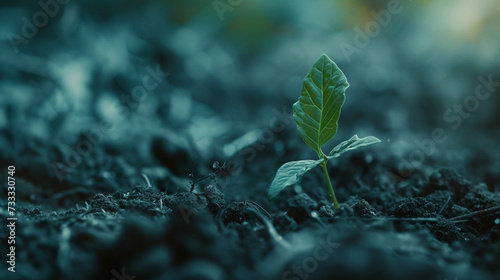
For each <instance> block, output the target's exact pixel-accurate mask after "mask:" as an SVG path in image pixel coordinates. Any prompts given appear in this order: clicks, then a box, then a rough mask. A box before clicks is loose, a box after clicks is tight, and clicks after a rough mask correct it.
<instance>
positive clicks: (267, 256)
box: [0, 1, 500, 280]
mask: <svg viewBox="0 0 500 280" xmlns="http://www.w3.org/2000/svg"><path fill="white" fill-rule="evenodd" d="M132 2H133V3H135V4H132ZM136 2H137V3H136ZM159 2H160V1H158V3H157V2H154V1H153V3H150V2H148V4H147V5H146V4H144V6H140V5H139V1H131V3H128V4H124V5H123V6H120V7H115V6H113V7H108V6H107V5H106V4H104V3H101V2H98V1H89V3H92V4H84V3H79V4H71V5H70V4H68V6H67V7H66V9H68V10H65V12H64V14H63V15H59V16H57V17H56V18H55V19H53V20H54V22H53V23H51V24H49V25H48V26H47V27H46V28H45V29H43V30H42V31H40V33H39V34H38V35H37V37H35V38H34V39H32V41H30V43H29V44H26V45H22V46H21V47H20V48H21V53H20V54H17V55H14V54H11V53H12V49H11V46H10V45H9V46H2V49H1V52H2V56H0V62H2V63H0V77H2V78H1V81H0V82H1V83H0V87H1V89H0V91H2V92H6V93H9V94H8V96H7V94H5V95H4V93H2V96H1V99H0V149H1V153H0V182H2V185H3V186H5V187H4V188H2V190H3V191H2V198H1V199H0V219H1V220H2V223H3V224H2V228H3V229H2V230H1V231H0V234H1V235H0V237H1V238H0V239H1V245H0V249H1V253H2V255H3V258H2V260H3V263H4V264H5V263H6V261H7V260H8V258H7V256H6V254H8V253H9V250H10V248H9V246H10V245H8V244H7V240H8V237H9V234H10V232H8V231H7V230H6V226H5V225H4V224H8V223H7V218H9V217H11V216H10V214H9V212H8V211H7V195H8V190H7V184H6V182H8V178H7V177H8V174H7V167H8V166H15V175H14V177H15V180H16V194H15V197H16V207H15V209H16V210H15V213H16V214H15V216H16V217H17V221H16V228H15V240H16V243H15V245H16V249H15V250H16V251H15V254H16V255H15V262H16V266H15V270H16V272H15V273H12V272H10V271H8V270H7V267H8V266H5V267H4V266H3V265H2V266H1V267H0V268H1V270H0V279H73V280H79V279H116V280H120V279H129V280H132V279H136V280H138V279H158V280H160V279H169V280H170V279H173V280H175V279H179V280H181V279H182V280H191V279H192V280H195V279H196V280H225V279H227V280H229V279H231V280H239V279H241V280H246V279H252V280H255V279H285V280H286V279H288V280H298V279H386V280H389V279H398V280H399V279H419V280H422V279H425V280H434V279H436V280H444V279H474V280H476V279H477V280H482V279H500V266H499V265H498V263H499V260H500V194H499V186H500V162H499V159H500V156H499V155H500V148H499V147H498V139H499V134H498V132H499V130H498V119H500V118H499V117H500V115H499V114H500V113H499V112H500V111H498V110H497V109H498V108H497V107H498V106H497V105H498V104H500V99H499V98H498V95H492V97H491V98H490V99H489V100H488V102H486V103H488V104H486V103H482V104H481V106H482V107H481V110H479V111H477V112H475V113H474V114H475V115H473V116H471V117H470V118H468V119H467V120H465V119H463V120H462V121H463V124H462V126H461V127H460V129H454V128H450V127H449V123H446V122H444V123H443V121H442V114H443V112H444V111H446V109H447V108H448V107H451V105H450V103H451V104H453V102H461V100H463V97H465V96H468V94H469V93H470V92H473V90H474V88H475V87H476V86H477V80H476V78H477V76H478V75H483V76H485V77H486V76H488V74H489V73H493V77H494V78H493V79H494V80H495V81H496V79H498V78H497V77H498V75H496V74H495V73H498V69H500V68H498V67H497V66H498V65H495V64H485V65H483V64H481V62H480V60H479V59H476V58H475V57H474V56H473V55H472V54H470V53H469V52H470V49H469V48H465V49H466V50H462V49H453V51H451V48H446V49H445V48H444V47H443V49H438V50H435V51H436V52H438V53H440V54H444V53H448V52H452V54H453V55H454V56H453V55H452V56H444V55H443V56H439V57H437V58H435V60H433V61H436V60H437V62H433V66H432V67H436V68H432V67H431V66H429V64H428V62H426V61H427V60H424V59H421V58H420V57H419V55H421V53H428V52H430V51H429V50H424V51H420V50H413V49H412V48H409V47H407V45H404V43H402V42H412V41H411V38H412V37H411V36H410V35H405V34H407V33H408V34H413V32H410V31H411V30H413V29H412V28H413V27H408V29H407V30H406V29H405V31H407V32H402V31H401V30H400V29H398V28H396V27H399V26H413V25H412V22H413V21H415V20H417V22H420V21H418V19H419V17H416V19H414V18H413V17H415V16H413V17H409V19H408V21H409V22H406V21H403V20H400V21H397V20H398V19H396V18H395V19H394V20H395V22H394V23H391V26H394V29H393V28H388V29H387V30H386V33H385V35H381V36H386V37H384V38H386V39H385V40H386V41H382V40H380V41H376V40H375V39H374V41H373V44H374V45H371V47H373V49H375V50H376V49H377V47H379V48H380V49H381V50H384V51H383V54H384V55H385V56H380V55H377V56H376V57H378V58H380V59H382V58H384V59H387V61H386V62H377V63H380V64H377V65H378V66H377V67H382V68H383V69H385V68H387V69H391V70H390V75H393V77H394V79H391V80H390V82H389V81H388V82H387V84H386V87H385V88H384V89H383V90H376V89H373V87H372V86H371V84H369V83H366V82H365V78H366V77H365V75H368V74H369V73H367V72H366V70H365V69H366V68H368V67H367V66H365V64H368V63H369V62H367V61H369V60H368V59H367V57H369V53H370V52H369V51H370V48H367V49H366V50H363V51H364V54H360V55H359V56H356V58H355V59H354V60H353V61H352V62H347V61H346V60H345V59H344V60H343V59H342V58H341V55H338V56H337V57H336V56H335V55H333V56H332V58H333V59H334V60H336V61H339V62H338V64H339V66H340V67H341V68H342V69H343V71H344V72H345V73H346V75H347V78H348V80H349V81H350V83H351V85H352V86H351V88H350V89H349V90H348V92H347V101H346V104H345V105H344V108H343V111H342V116H341V118H340V121H339V132H338V135H337V136H336V137H335V139H334V140H333V141H332V143H331V144H328V145H326V146H325V147H324V149H325V151H326V150H327V149H328V148H330V149H331V148H332V147H333V145H334V144H336V143H339V142H340V141H343V140H345V139H348V137H350V136H351V135H353V134H354V133H357V134H358V135H360V136H368V135H374V136H377V137H379V138H380V139H382V143H381V144H379V145H376V146H372V147H369V148H365V149H360V150H357V151H354V152H351V153H350V154H349V153H346V154H345V155H343V156H342V157H340V158H339V159H336V160H334V161H332V162H330V163H329V165H328V170H329V173H330V177H331V178H332V184H333V186H334V189H335V191H336V193H337V198H338V200H339V202H340V208H339V209H338V210H337V211H334V209H333V206H332V203H331V200H330V197H329V194H328V190H327V187H326V184H325V181H324V178H323V174H322V172H321V170H320V168H319V167H317V168H315V169H313V170H311V171H310V172H308V173H307V174H306V175H305V176H304V177H303V179H302V181H301V183H300V184H297V185H296V186H292V187H289V188H288V189H286V190H284V191H283V192H282V193H280V195H279V196H278V197H277V198H276V199H275V200H274V201H272V202H269V201H267V195H266V194H267V190H268V188H269V186H270V183H271V181H272V179H273V176H274V174H275V172H276V171H277V169H278V168H279V167H280V166H281V165H282V164H283V163H285V162H287V161H291V160H298V159H314V153H313V152H312V151H310V150H309V148H308V147H307V145H305V144H304V143H303V142H302V140H301V139H300V136H299V135H298V133H297V131H296V129H295V124H294V123H293V119H292V117H291V113H292V110H291V108H292V104H293V102H295V101H296V99H297V98H298V96H299V92H300V79H301V78H302V77H303V76H304V75H305V73H306V71H307V70H308V67H309V66H310V64H312V63H313V61H314V59H315V58H317V57H319V55H320V54H321V53H316V51H313V50H309V49H308V48H306V49H307V51H306V50H300V51H299V53H300V54H301V55H300V56H296V55H295V54H294V52H290V49H289V48H288V47H287V46H290V45H293V44H295V42H298V41H301V42H309V43H310V45H314V46H316V48H319V49H322V48H325V49H326V50H324V52H330V50H331V49H328V46H329V45H330V43H328V42H326V41H325V42H323V41H321V42H320V43H318V42H317V41H318V40H315V39H314V38H311V37H310V36H313V35H311V34H310V33H308V32H306V31H299V29H297V31H296V32H298V34H297V35H293V36H292V35H290V34H288V33H287V32H289V31H286V30H287V29H279V28H278V26H281V25H283V26H291V25H288V24H285V23H280V21H284V22H288V21H293V20H294V17H295V15H294V13H292V9H295V8H292V7H290V8H289V9H290V10H286V11H285V10H283V11H281V10H280V11H281V13H283V14H282V15H283V18H273V19H272V20H273V21H271V19H269V21H265V20H263V21H262V22H263V23H262V24H264V25H266V26H265V27H262V28H263V29H262V30H265V31H260V33H259V34H260V36H261V37H258V38H255V37H253V36H254V33H253V32H251V30H250V31H248V33H245V32H246V31H244V30H246V29H243V31H242V30H240V29H238V28H241V26H253V25H252V24H253V23H254V17H255V15H254V16H250V18H247V17H248V16H247V17H243V18H242V19H241V20H242V21H243V22H239V21H238V20H236V21H235V22H234V26H233V25H231V24H229V23H227V24H228V27H227V29H225V30H224V32H222V31H220V30H219V29H217V28H215V27H213V29H210V27H212V26H219V25H218V24H219V22H218V21H217V18H216V17H214V16H213V15H212V13H214V12H213V11H212V7H211V5H208V4H206V5H208V6H209V7H208V8H206V7H205V8H206V9H208V10H204V9H202V8H200V9H199V10H198V11H201V12H200V14H197V13H196V15H198V16H199V17H195V16H194V15H191V14H190V13H187V14H186V13H180V12H179V13H178V14H175V15H173V14H169V13H167V12H165V11H169V9H170V10H175V11H185V10H186V9H187V7H185V6H184V5H186V4H182V3H183V2H182V1H171V3H169V4H165V5H166V7H164V6H163V4H159ZM167 2H168V1H167ZM86 3H87V2H86ZM99 3H101V4H99ZM2 5H4V4H2ZM2 5H0V7H2V8H4V9H5V10H6V11H7V10H9V9H12V10H9V11H12V12H14V11H18V10H15V8H21V7H22V8H23V9H21V10H19V11H22V12H25V13H28V14H30V11H31V10H29V9H27V7H31V6H29V5H28V4H26V5H25V6H24V4H23V5H21V4H19V5H20V6H14V7H12V6H8V5H7V4H5V5H6V6H5V7H4V6H2ZM92 5H95V7H94V6H92ZM136 5H137V6H136ZM197 5H201V4H199V3H198V4H197ZM269 5H272V4H269ZM90 6H92V7H90ZM139 6H140V8H139ZM245 7H246V6H245ZM272 7H274V6H271V8H269V7H268V8H269V9H270V10H269V13H270V14H273V13H272V12H270V11H275V10H274V9H277V8H278V7H274V8H272ZM24 8H26V10H25V9H24ZM35 8H36V7H35ZM70 8H71V9H72V10H70ZM193 9H194V8H193ZM236 9H242V10H245V9H249V10H248V11H252V10H251V9H250V8H248V7H246V8H244V6H241V8H236ZM256 9H257V8H256ZM297 9H299V8H297ZM187 10H189V9H187ZM194 10H196V9H194ZM35 11H36V10H35ZM96 11H99V12H96ZM204 11H205V12H204ZM206 11H208V12H206ZM275 12H276V11H275ZM16 13H17V12H16ZM71 13H72V14H71ZM193 13H194V12H193ZM31 14H32V13H31ZM207 14H208V15H211V16H207V17H208V18H209V19H212V17H214V19H215V20H214V22H215V23H214V22H211V24H202V23H200V22H203V20H208V19H206V18H204V16H206V15H207ZM16 15H17V14H16ZM215 15H216V14H215ZM228 15H229V13H228ZM19 17H21V14H20V15H19ZM403 17H405V16H404V15H402V18H403ZM71 19H74V21H72V20H71ZM212 20H213V19H212ZM228 21H230V19H228ZM275 21H276V22H275ZM396 21H397V22H396ZM5 23H6V25H5V26H6V28H8V29H9V30H10V29H12V30H17V29H20V28H21V27H20V26H19V24H21V23H19V20H18V17H14V16H11V17H8V18H6V20H5ZM413 24H416V23H415V22H413ZM268 25H269V26H268ZM235 28H236V31H235V30H234V29H235ZM306 29H307V30H310V28H306ZM266 32H269V33H266ZM302 32H304V33H302ZM292 33H293V32H292ZM91 35H92V36H91ZM266 38H267V39H266ZM270 38H273V39H270ZM394 38H397V39H394ZM270 42H273V44H270ZM384 42H385V43H384ZM309 43H308V45H309ZM450 44H451V43H450ZM447 46H448V47H449V45H447ZM422 48H423V47H422ZM402 49H404V50H405V51H402ZM309 52H313V53H309ZM332 52H333V51H332ZM433 52H434V49H433ZM6 53H8V54H9V55H4V54H6ZM337 53H338V52H337ZM465 54H467V55H468V56H465ZM469 56H471V57H469ZM381 57H382V58H381ZM457 57H459V58H460V59H458V58H457ZM466 57H467V59H466ZM382 61H383V60H382ZM204 63H205V64H204ZM384 63H386V64H384ZM157 65H159V67H160V68H161V69H162V71H164V72H168V75H166V76H165V77H164V80H163V81H162V82H161V83H159V85H158V87H156V88H154V89H152V90H151V91H149V94H148V95H147V96H146V97H145V98H144V99H141V100H140V101H138V100H137V99H131V100H135V101H134V103H131V104H128V105H127V103H123V102H122V101H120V100H122V98H123V95H125V97H127V96H128V97H129V98H133V97H131V95H130V94H131V91H132V89H133V88H134V86H136V85H141V83H142V81H143V77H144V76H145V75H148V73H149V72H148V71H149V70H146V69H156V67H157ZM381 65H382V66H381ZM438 65H446V67H445V66H443V67H444V68H443V69H444V70H443V69H441V68H439V67H438ZM372 66H373V65H372ZM148 67H150V68H148ZM373 67H375V66H373ZM429 69H431V70H432V69H436V70H435V72H436V73H437V72H439V71H444V72H443V73H447V74H446V75H447V78H446V79H444V78H443V81H441V80H439V81H437V78H436V77H437V76H438V74H436V73H434V72H432V73H434V74H435V75H434V74H433V75H434V76H433V75H430V74H428V73H429V71H431V70H429ZM492 69H493V70H492ZM380 71H381V70H380ZM388 71H389V70H388ZM495 71H496V72H495ZM439 73H441V72H439ZM386 74H387V73H386ZM458 74H460V75H458ZM398 75H399V76H398ZM453 75H457V77H454V78H450V77H448V76H453ZM409 77H411V79H410V78H409ZM292 78H293V79H292ZM444 80H446V81H444ZM458 80H459V81H460V83H459V84H460V85H462V88H461V89H462V90H461V91H460V92H459V94H460V97H458V98H452V99H450V97H449V96H447V95H446V93H442V92H441V91H445V89H447V88H445V86H448V83H452V84H453V83H454V81H458ZM297 81H298V82H297ZM457 83H458V82H457ZM453 88H455V89H456V87H453ZM496 93H498V90H497V92H496ZM113 100H119V104H121V105H120V106H121V107H120V108H121V109H120V111H119V112H116V110H113V105H112V104H114V103H113ZM450 100H451V101H450ZM491 104H493V105H491ZM125 112H127V113H125ZM2 116H5V117H2ZM104 120H107V123H106V122H104ZM106 125H109V127H108V128H109V129H107V128H106ZM103 126H104V127H103ZM111 127H112V129H111ZM439 127H442V128H443V129H446V131H447V133H448V134H447V137H448V139H449V140H447V141H446V142H444V143H440V144H438V143H435V142H432V143H431V144H432V145H431V144H429V142H428V141H430V140H429V137H431V136H429V135H431V133H432V131H433V130H434V129H435V128H439ZM427 140H428V141H427ZM416 141H417V142H418V143H426V145H427V146H425V147H424V148H421V147H422V145H419V144H415V143H416ZM423 141H424V142H423ZM425 141H427V142H425ZM85 145H88V146H85ZM429 145H431V146H429ZM84 146H85V147H84ZM431 148H432V149H431ZM415 151H420V154H421V155H422V156H423V158H422V159H421V160H415V158H416V155H417V154H416V153H415Z"/></svg>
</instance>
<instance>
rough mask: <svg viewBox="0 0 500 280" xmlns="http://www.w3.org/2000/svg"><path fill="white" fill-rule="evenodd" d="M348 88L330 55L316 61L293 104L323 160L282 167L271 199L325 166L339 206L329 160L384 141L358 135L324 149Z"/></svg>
mask: <svg viewBox="0 0 500 280" xmlns="http://www.w3.org/2000/svg"><path fill="white" fill-rule="evenodd" d="M348 87H349V83H348V82H347V79H346V77H345V76H344V73H342V71H341V70H340V69H339V68H338V67H337V65H336V64H335V62H333V61H332V60H331V59H330V58H329V57H328V56H326V54H323V55H322V56H321V57H320V58H319V59H318V60H317V61H316V62H315V63H314V65H313V67H312V68H311V70H310V71H309V73H308V74H307V76H306V77H305V78H304V82H303V83H302V91H301V93H300V98H299V101H297V102H296V103H295V104H293V118H294V120H295V123H296V124H297V129H298V130H299V133H300V136H301V137H302V139H303V140H304V142H306V144H307V145H309V147H311V148H312V149H313V150H314V151H316V153H317V154H318V157H319V159H318V160H299V161H292V162H288V163H285V164H284V165H283V166H281V167H280V168H279V169H278V172H276V176H275V177H274V180H273V182H272V184H271V187H270V188H269V193H268V198H269V201H271V200H272V199H274V198H275V197H276V196H277V195H278V194H279V193H280V192H281V191H282V190H283V189H284V188H286V187H288V186H292V185H294V184H296V183H297V182H299V181H300V179H301V178H302V176H303V175H304V174H305V173H306V172H307V171H309V170H311V169H312V168H314V167H315V166H317V165H319V166H321V168H322V169H323V173H324V175H325V179H326V184H327V185H328V191H329V192H330V196H331V198H332V202H333V205H334V206H335V209H338V208H339V204H338V202H337V198H336V197H335V192H334V191H333V188H332V184H331V182H330V177H329V176H328V170H327V168H326V165H327V163H328V160H330V159H333V158H336V157H339V156H340V155H342V154H343V153H345V152H348V151H352V150H355V149H357V148H360V147H363V146H368V145H373V144H376V143H379V142H380V140H379V139H377V138H376V137H373V136H368V137H364V138H358V136H357V135H354V136H353V137H351V138H350V139H349V140H347V141H344V142H342V143H340V144H338V145H337V146H336V147H335V148H333V150H332V151H331V152H330V153H329V154H328V155H325V154H324V153H323V151H322V150H321V147H322V146H323V145H324V144H326V143H327V142H328V141H330V140H331V139H332V138H333V136H335V134H336V133H337V126H338V123H337V122H338V119H339V117H340V109H341V108H342V104H344V100H345V90H346V89H347V88H348Z"/></svg>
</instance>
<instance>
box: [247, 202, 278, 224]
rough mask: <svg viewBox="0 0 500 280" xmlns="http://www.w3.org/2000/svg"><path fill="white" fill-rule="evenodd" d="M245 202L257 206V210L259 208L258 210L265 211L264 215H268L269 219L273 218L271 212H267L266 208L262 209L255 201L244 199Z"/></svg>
mask: <svg viewBox="0 0 500 280" xmlns="http://www.w3.org/2000/svg"><path fill="white" fill-rule="evenodd" d="M245 202H248V203H250V204H252V205H253V206H255V207H257V210H260V211H262V212H264V213H266V215H267V216H268V217H269V219H271V220H272V219H273V216H271V214H269V212H267V211H266V209H264V208H263V207H262V206H260V205H259V204H257V203H256V202H253V201H251V200H245Z"/></svg>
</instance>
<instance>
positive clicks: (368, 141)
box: [327, 134, 381, 159]
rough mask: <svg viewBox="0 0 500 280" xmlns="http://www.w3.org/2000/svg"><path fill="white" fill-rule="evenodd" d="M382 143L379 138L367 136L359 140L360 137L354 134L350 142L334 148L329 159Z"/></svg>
mask: <svg viewBox="0 0 500 280" xmlns="http://www.w3.org/2000/svg"><path fill="white" fill-rule="evenodd" d="M380 142H381V141H380V139H378V138H377V137H373V136H367V137H364V138H358V135H356V134H354V136H353V137H351V138H350V139H349V140H347V141H344V142H342V143H340V144H338V145H337V146H336V147H335V148H333V150H332V151H331V152H330V153H329V154H328V156H327V158H328V159H332V158H336V157H339V156H340V155H342V154H343V153H345V152H348V151H352V150H356V149H357V148H361V147H365V146H369V145H373V144H377V143H380Z"/></svg>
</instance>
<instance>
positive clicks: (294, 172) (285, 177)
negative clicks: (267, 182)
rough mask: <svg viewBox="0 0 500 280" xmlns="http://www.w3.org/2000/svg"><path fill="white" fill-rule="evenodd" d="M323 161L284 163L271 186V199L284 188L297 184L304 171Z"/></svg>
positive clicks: (269, 194) (269, 196) (269, 195)
mask: <svg viewBox="0 0 500 280" xmlns="http://www.w3.org/2000/svg"><path fill="white" fill-rule="evenodd" d="M321 162H323V159H319V160H299V161H291V162H287V163H285V164H283V166H281V167H280V169H278V172H276V176H274V180H273V183H272V184H271V187H270V188H269V193H268V195H267V196H268V198H269V201H271V200H273V199H274V198H275V197H276V196H277V195H278V194H279V193H280V192H281V191H282V190H283V189H284V188H286V187H288V186H291V185H295V184H296V183H297V182H299V181H300V179H301V178H302V176H303V175H304V173H306V172H307V171H309V170H311V169H312V168H314V167H315V166H317V165H319V164H320V163H321Z"/></svg>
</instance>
